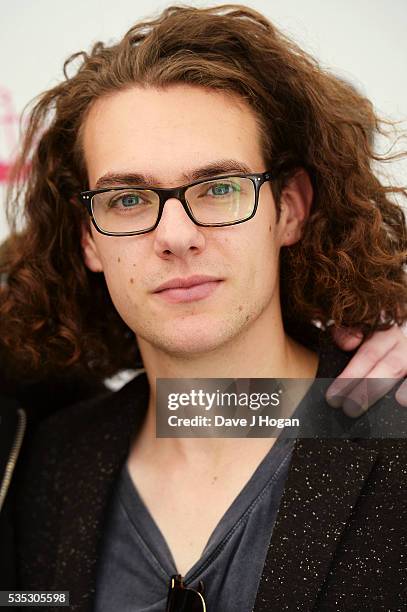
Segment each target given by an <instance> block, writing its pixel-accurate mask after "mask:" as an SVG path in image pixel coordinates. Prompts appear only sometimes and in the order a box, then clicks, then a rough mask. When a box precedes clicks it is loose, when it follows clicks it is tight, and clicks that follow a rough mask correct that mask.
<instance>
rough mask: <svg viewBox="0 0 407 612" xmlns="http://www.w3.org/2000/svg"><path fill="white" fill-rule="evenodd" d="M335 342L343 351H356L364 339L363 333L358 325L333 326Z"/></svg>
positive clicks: (332, 332)
mask: <svg viewBox="0 0 407 612" xmlns="http://www.w3.org/2000/svg"><path fill="white" fill-rule="evenodd" d="M331 334H332V337H333V340H334V342H335V344H337V345H338V346H339V348H341V349H342V350H343V351H354V350H355V349H356V348H357V347H358V346H359V345H360V343H361V342H362V340H363V333H362V332H361V331H360V329H358V328H357V327H334V326H333V327H331Z"/></svg>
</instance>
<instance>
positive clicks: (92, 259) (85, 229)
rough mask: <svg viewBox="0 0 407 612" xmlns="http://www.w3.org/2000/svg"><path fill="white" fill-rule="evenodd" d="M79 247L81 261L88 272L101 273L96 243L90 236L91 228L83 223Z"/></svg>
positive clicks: (101, 267)
mask: <svg viewBox="0 0 407 612" xmlns="http://www.w3.org/2000/svg"><path fill="white" fill-rule="evenodd" d="M81 245H82V252H83V259H84V262H85V265H86V266H87V267H88V268H89V270H91V271H92V272H103V265H102V262H101V259H100V257H99V253H98V249H97V246H96V243H95V241H94V238H93V236H92V230H91V227H90V225H88V224H85V223H84V224H83V225H82V238H81Z"/></svg>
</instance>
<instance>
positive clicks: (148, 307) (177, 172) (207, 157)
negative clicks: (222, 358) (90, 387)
mask: <svg viewBox="0 0 407 612" xmlns="http://www.w3.org/2000/svg"><path fill="white" fill-rule="evenodd" d="M83 146H84V154H85V161H86V166H87V170H88V175H89V185H90V188H91V189H94V188H97V187H98V183H99V184H100V179H101V178H102V177H106V176H107V175H109V174H115V175H122V174H123V175H125V174H134V173H137V174H142V175H146V176H147V177H150V178H149V181H148V182H149V183H150V184H151V186H156V187H159V186H161V187H173V186H179V185H183V184H185V183H187V182H189V181H191V180H192V179H191V178H190V179H189V180H188V178H187V177H191V176H192V174H193V175H194V178H196V177H197V175H198V178H199V170H200V169H201V168H204V167H205V166H208V165H209V164H213V163H214V162H216V163H219V164H224V163H225V160H226V161H228V160H229V161H230V160H234V161H235V162H238V163H240V164H242V165H243V164H244V165H245V166H247V167H248V168H249V169H250V171H251V172H263V171H265V170H267V169H268V168H266V167H265V163H264V160H263V155H262V151H261V148H260V137H259V128H258V125H257V123H256V119H255V116H254V114H253V112H252V111H251V109H250V108H249V107H248V106H246V104H245V103H243V102H241V101H240V100H239V98H238V97H232V96H229V95H225V94H223V93H220V92H216V91H214V90H205V89H203V88H198V87H192V86H187V85H176V86H171V87H169V88H167V89H155V88H141V87H132V88H130V89H127V90H126V91H121V92H117V93H115V94H113V95H109V96H106V97H103V98H100V99H98V100H97V102H96V103H95V104H94V106H93V107H92V108H91V110H90V113H89V115H88V117H87V119H86V122H85V125H84V132H83ZM233 163H234V162H232V164H233ZM236 171H237V172H239V171H241V170H239V168H238V167H237V168H236ZM226 172H227V171H226ZM119 183H120V184H121V185H125V184H126V183H125V181H121V182H119ZM117 185H118V183H117V182H112V186H117ZM103 186H106V181H104V183H103ZM284 241H286V242H287V235H286V226H285V225H284V223H281V222H280V223H277V221H276V207H275V203H274V201H273V196H272V192H271V187H270V183H265V184H264V185H263V186H262V187H261V190H260V199H259V207H258V210H257V213H256V215H255V216H254V218H252V219H250V220H249V221H247V222H245V223H242V224H240V225H234V226H228V227H198V226H197V225H195V224H194V223H193V222H192V221H191V220H190V219H189V218H188V216H187V215H186V213H185V211H184V209H183V207H182V205H181V203H180V202H179V201H178V200H176V199H170V200H168V201H167V203H166V204H165V208H164V211H163V215H162V218H161V221H160V223H159V225H158V227H157V228H156V229H155V230H154V231H153V232H150V233H147V234H142V235H138V236H129V237H127V236H126V237H113V236H104V235H102V234H100V233H98V232H97V231H96V230H95V229H94V228H93V226H92V227H91V235H89V234H88V233H87V232H85V234H84V240H83V245H84V254H85V261H86V263H87V265H88V267H89V268H90V269H91V270H93V271H103V273H104V275H105V279H106V283H107V286H108V289H109V292H110V295H111V297H112V300H113V302H114V304H115V306H116V308H117V310H118V312H119V313H120V315H121V317H122V318H123V319H124V321H125V322H126V323H127V325H128V326H129V327H130V328H131V329H132V330H133V331H134V332H135V334H136V335H137V337H138V338H139V339H142V340H144V341H145V342H147V343H149V344H150V345H152V346H154V347H156V348H158V349H162V350H164V351H165V352H167V353H171V354H178V355H181V354H183V355H188V354H189V355H191V354H197V353H202V352H207V351H210V350H213V349H216V348H218V347H220V346H222V345H223V346H224V345H225V344H227V343H228V342H230V341H233V339H235V338H236V337H238V336H239V335H240V334H244V333H247V332H248V331H249V330H250V328H251V326H253V324H254V323H255V322H256V325H259V324H262V322H264V325H269V326H270V325H273V322H274V324H275V323H276V320H277V319H278V318H279V316H280V305H279V295H278V260H279V251H280V247H281V245H282V244H283V243H284ZM196 275H203V276H208V277H210V279H212V280H210V281H209V282H208V283H202V286H201V287H200V288H195V289H194V290H193V291H191V290H189V291H188V290H185V291H184V292H183V291H178V293H177V292H174V291H162V292H157V288H159V287H160V285H162V284H163V283H166V282H167V281H171V280H172V279H180V278H181V279H188V278H190V277H192V276H196ZM203 280H204V279H203Z"/></svg>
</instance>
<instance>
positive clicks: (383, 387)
mask: <svg viewBox="0 0 407 612" xmlns="http://www.w3.org/2000/svg"><path fill="white" fill-rule="evenodd" d="M397 382H398V380H397V379H394V378H364V379H363V380H361V381H360V382H359V384H358V385H356V387H354V388H353V389H352V391H351V392H350V393H349V395H348V397H347V398H346V399H345V400H344V402H343V405H342V408H343V411H344V413H345V414H346V415H347V416H350V417H354V418H356V417H359V416H361V415H362V414H364V413H365V412H367V410H368V409H369V408H371V406H373V405H374V404H375V403H376V402H377V401H378V400H379V399H380V398H381V397H383V396H384V395H386V393H388V392H389V391H390V390H391V389H392V388H393V387H394V386H395V385H396V384H397Z"/></svg>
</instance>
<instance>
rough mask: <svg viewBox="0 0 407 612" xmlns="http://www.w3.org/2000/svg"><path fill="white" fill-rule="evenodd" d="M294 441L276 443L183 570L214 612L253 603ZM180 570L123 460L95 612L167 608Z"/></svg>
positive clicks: (244, 609)
mask: <svg viewBox="0 0 407 612" xmlns="http://www.w3.org/2000/svg"><path fill="white" fill-rule="evenodd" d="M293 447H294V440H290V439H287V438H279V439H278V440H277V441H276V442H275V444H274V445H273V446H272V448H271V449H270V451H269V452H268V453H267V455H266V456H265V457H264V459H263V460H262V461H261V463H260V464H259V466H258V467H257V469H256V471H255V472H254V474H253V475H252V476H251V478H250V479H249V481H248V482H247V483H246V485H245V486H244V487H243V489H242V490H241V491H240V493H239V494H238V495H237V497H236V498H235V500H234V501H233V502H232V504H231V505H230V506H229V508H228V510H227V511H226V512H225V514H224V515H223V517H222V519H221V520H220V521H219V523H218V525H217V526H216V528H215V529H214V531H213V532H212V534H211V536H210V538H209V540H208V542H207V544H206V547H205V549H204V551H203V553H202V555H201V557H200V559H199V560H198V561H197V562H196V563H195V564H194V565H193V567H191V568H190V570H189V571H188V573H187V574H186V575H185V577H184V578H185V580H184V582H185V585H186V586H191V587H192V588H196V587H197V586H198V584H199V581H200V580H202V581H203V583H204V589H205V601H206V605H207V610H208V612H218V611H219V610H222V612H249V611H250V610H252V609H253V606H254V602H255V599H256V594H257V589H258V585H259V582H260V576H261V573H262V569H263V565H264V561H265V558H266V554H267V549H268V545H269V542H270V538H271V533H272V530H273V526H274V522H275V519H276V516H277V512H278V508H279V504H280V499H281V495H282V493H283V490H284V484H285V480H286V476H287V473H288V468H289V464H290V459H291V453H292V450H293ZM196 520H197V521H199V516H197V518H196ZM177 573H178V572H177V569H176V566H175V563H174V560H173V557H172V555H171V552H170V550H169V548H168V546H167V543H166V541H165V539H164V537H163V535H162V533H161V531H160V530H159V528H158V526H157V524H156V523H155V521H154V519H153V518H152V516H151V515H150V513H149V511H148V509H147V508H146V506H145V504H144V503H143V500H142V499H141V497H140V496H139V494H138V492H137V489H136V487H135V485H134V483H133V481H132V480H131V478H130V475H129V473H128V470H127V466H126V465H125V466H124V467H123V470H122V472H121V474H120V478H119V481H118V483H117V488H116V492H115V495H114V498H113V502H112V505H111V509H110V514H109V517H108V522H107V530H106V532H105V534H104V541H103V548H102V555H101V560H100V563H99V567H98V576H97V590H96V605H95V612H111V611H112V610H120V611H121V612H165V605H166V600H167V591H168V585H169V581H170V577H171V575H173V574H177Z"/></svg>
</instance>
